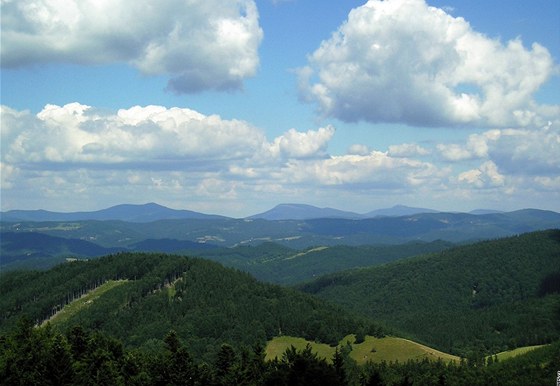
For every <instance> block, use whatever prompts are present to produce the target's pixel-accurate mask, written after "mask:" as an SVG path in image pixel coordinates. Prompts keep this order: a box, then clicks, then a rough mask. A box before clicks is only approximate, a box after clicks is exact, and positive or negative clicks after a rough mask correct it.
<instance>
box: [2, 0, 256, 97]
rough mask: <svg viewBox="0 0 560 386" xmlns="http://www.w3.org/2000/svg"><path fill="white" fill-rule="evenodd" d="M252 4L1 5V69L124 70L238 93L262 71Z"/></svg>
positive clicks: (178, 87) (213, 0)
mask: <svg viewBox="0 0 560 386" xmlns="http://www.w3.org/2000/svg"><path fill="white" fill-rule="evenodd" d="M258 19H259V16H258V11H257V8H256V5H255V3H254V1H253V0H227V1H222V0H194V1H184V0H167V1H163V2H154V1H151V0H112V1H99V0H18V1H2V48H1V58H2V66H3V67H19V66H25V65H31V64H36V63H46V62H70V63H78V64H100V63H101V64H105V63H115V62H124V63H129V64H130V65H133V66H135V67H136V68H138V69H139V70H140V71H142V72H143V73H144V74H149V75H168V76H170V77H171V79H170V81H169V87H170V89H172V90H174V91H176V92H180V93H182V92H196V91H200V90H204V89H219V90H222V89H235V88H239V87H240V86H241V84H242V81H243V80H244V79H245V78H247V77H250V76H253V75H254V74H255V72H256V70H257V68H258V64H259V58H258V47H259V44H260V42H261V40H262V36H263V33H262V30H261V28H260V26H259V20H258Z"/></svg>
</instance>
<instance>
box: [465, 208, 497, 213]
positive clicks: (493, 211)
mask: <svg viewBox="0 0 560 386" xmlns="http://www.w3.org/2000/svg"><path fill="white" fill-rule="evenodd" d="M495 213H504V211H502V210H494V209H475V210H471V211H470V212H469V214H495Z"/></svg>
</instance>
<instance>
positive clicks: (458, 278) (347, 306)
mask: <svg viewBox="0 0 560 386" xmlns="http://www.w3.org/2000/svg"><path fill="white" fill-rule="evenodd" d="M424 245H425V244H424ZM444 249H445V250H440V251H438V252H435V253H430V254H426V255H422V256H418V257H411V258H403V259H400V260H397V261H395V262H388V263H386V264H382V265H378V266H376V267H371V268H362V269H355V270H351V271H345V272H341V273H335V274H330V275H327V276H324V277H321V278H320V279H318V280H316V281H311V282H308V283H306V284H303V285H299V286H297V287H296V288H286V287H280V286H277V285H273V284H267V283H264V282H261V281H258V280H256V279H254V278H253V277H252V276H251V275H250V274H248V273H246V272H242V271H239V270H236V269H232V268H225V267H223V266H221V265H220V264H218V263H216V262H212V261H208V260H204V259H200V258H193V257H186V256H178V255H167V254H162V253H116V254H112V255H108V256H105V257H102V258H98V259H92V260H88V261H72V262H67V263H64V264H61V265H58V266H56V267H54V268H52V269H50V270H47V271H29V270H28V271H12V272H3V273H2V274H1V276H0V313H1V318H0V347H1V349H0V350H1V355H0V380H1V381H0V382H3V383H2V384H7V385H8V384H10V385H11V384H25V385H33V384H41V385H43V384H53V385H54V384H56V385H63V384H76V385H81V384H92V385H93V384H117V385H119V384H123V385H129V384H138V385H167V384H170V385H174V384H177V385H179V384H191V385H385V384H387V385H401V384H450V385H487V384H488V385H508V384H511V385H518V384H523V385H532V384H534V385H540V384H552V382H553V381H554V379H555V375H556V371H557V370H558V369H557V368H556V367H558V363H560V343H559V342H560V288H559V287H560V286H559V284H558V283H559V282H560V281H559V280H558V278H559V275H560V231H558V230H550V231H543V232H535V233H530V234H523V235H520V236H515V237H510V238H506V239H499V240H493V241H485V242H481V243H476V244H472V245H465V246H459V247H454V248H451V249H446V248H444ZM258 250H259V249H258V248H256V247H249V249H248V250H247V252H246V253H247V254H248V253H253V252H255V253H256V254H257V255H258ZM352 250H353V249H352V248H346V249H345V248H339V249H335V248H333V249H332V250H331V252H332V251H339V252H343V251H345V252H347V253H351V251H352ZM361 251H363V250H361ZM290 253H292V252H291V251H290ZM308 255H310V256H307V257H313V256H312V255H313V251H312V250H310V251H309V252H308ZM282 256H285V255H282ZM257 257H258V256H256V255H255V259H256V258H257ZM341 258H344V257H343V256H342V257H341ZM282 259H283V258H282ZM282 259H280V260H279V261H281V260H282ZM332 260H333V261H334V260H336V259H335V258H334V257H333V258H332ZM311 261H315V263H314V264H316V260H313V259H311ZM294 272H295V271H294ZM301 290H303V291H305V292H308V293H304V292H302V291H301ZM320 298H322V299H320ZM331 302H333V303H331ZM336 303H338V304H337V305H335V304H336ZM348 334H355V336H356V338H357V340H363V339H364V337H366V336H377V337H382V336H384V335H399V336H404V337H408V338H412V339H414V340H417V341H420V342H422V343H424V344H427V345H430V346H432V347H436V348H439V349H440V350H442V351H445V352H450V353H454V354H457V355H459V356H460V357H461V358H462V359H461V360H460V361H442V360H428V359H422V360H407V361H403V362H386V361H381V362H367V363H366V364H358V363H357V362H356V361H355V360H353V359H352V358H351V357H350V355H349V350H351V348H349V347H350V346H348V345H345V344H343V343H342V341H341V339H343V338H344V337H345V336H347V335H348ZM278 336H293V337H302V338H305V339H307V340H308V341H310V342H322V343H327V344H328V345H331V346H332V347H335V346H336V350H335V354H334V355H333V356H332V357H331V358H322V357H320V356H318V355H317V353H316V352H314V351H313V350H312V349H311V347H310V346H309V347H307V348H305V349H295V348H293V347H292V348H291V349H288V350H287V351H286V352H284V353H283V354H282V355H280V356H279V357H278V358H277V359H265V354H264V352H265V351H264V350H265V347H266V345H267V343H268V342H269V341H270V340H271V339H272V338H274V337H278ZM537 344H540V345H543V346H542V347H540V348H536V349H534V350H532V351H530V352H528V353H526V354H523V355H520V356H517V357H515V358H511V359H506V360H499V361H497V360H496V358H497V357H496V356H495V355H493V354H495V353H497V352H499V351H504V350H507V349H513V348H516V347H520V346H528V345H537Z"/></svg>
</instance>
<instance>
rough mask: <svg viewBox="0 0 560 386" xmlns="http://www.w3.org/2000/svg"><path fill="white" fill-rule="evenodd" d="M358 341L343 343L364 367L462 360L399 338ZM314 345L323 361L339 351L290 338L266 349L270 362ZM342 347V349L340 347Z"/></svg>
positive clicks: (274, 343)
mask: <svg viewBox="0 0 560 386" xmlns="http://www.w3.org/2000/svg"><path fill="white" fill-rule="evenodd" d="M354 341H355V338H354V336H353V335H349V336H347V337H345V338H344V339H342V340H341V341H340V346H344V345H346V344H347V342H348V343H349V344H350V345H351V347H352V351H351V352H350V357H351V358H352V359H354V360H355V361H356V362H357V363H358V364H364V363H366V362H368V361H373V362H382V361H387V362H391V361H392V362H395V361H399V362H404V361H407V360H409V359H423V358H428V359H433V360H438V359H441V360H443V361H446V362H447V361H459V357H456V356H454V355H450V354H446V353H444V352H441V351H438V350H435V349H433V348H430V347H427V346H424V345H421V344H419V343H416V342H413V341H410V340H406V339H402V338H395V337H385V338H374V337H371V336H367V337H366V339H365V341H364V342H363V343H360V344H356V343H354ZM308 343H309V344H310V345H311V347H312V349H313V351H314V352H316V353H317V355H318V356H319V357H321V358H325V359H327V361H329V362H330V361H331V359H332V356H333V354H334V352H335V347H331V346H329V345H326V344H321V343H315V342H309V341H307V340H305V339H303V338H295V337H290V336H281V337H277V338H274V339H272V340H271V341H269V342H268V344H267V346H266V359H267V360H273V359H274V358H278V359H280V358H282V354H283V353H284V352H285V351H286V349H288V348H289V347H290V346H294V347H295V348H296V349H298V350H301V349H303V348H305V346H306V345H307V344H308ZM340 346H339V347H340Z"/></svg>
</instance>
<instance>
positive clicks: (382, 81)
mask: <svg viewBox="0 0 560 386" xmlns="http://www.w3.org/2000/svg"><path fill="white" fill-rule="evenodd" d="M62 3H64V5H65V6H64V7H61V4H62ZM108 4H109V3H107V4H105V2H95V1H77V0H75V1H73V0H68V1H65V2H63V1H58V0H21V1H17V2H11V1H6V2H2V51H1V59H2V69H1V81H2V84H1V92H2V100H1V103H2V122H1V123H2V126H1V129H2V148H1V150H2V154H1V160H0V161H1V166H2V174H1V177H2V180H1V209H2V210H9V209H16V208H17V209H37V208H43V209H50V210H58V211H74V210H94V209H101V208H104V207H108V206H111V205H116V204H119V203H125V202H126V203H145V202H158V203H160V204H163V205H167V206H170V207H174V208H187V209H191V210H197V211H202V212H207V213H220V214H226V215H231V216H238V217H241V216H246V215H250V214H253V213H256V212H259V211H264V210H266V209H269V208H270V207H272V206H274V205H276V204H279V203H285V202H297V203H307V204H312V205H317V206H322V207H325V206H328V207H336V208H340V209H344V210H353V211H357V212H367V211H370V210H373V209H376V208H381V207H387V206H392V205H395V204H405V205H411V206H421V207H429V208H434V209H440V210H464V211H468V210H472V209H476V208H495V209H501V210H515V209H520V208H526V207H535V208H542V209H551V210H556V211H560V70H559V68H560V67H559V63H560V26H559V24H558V20H559V19H560V3H559V2H558V1H555V0H538V1H535V2H524V1H510V2H507V3H504V2H500V1H482V0H463V1H452V0H449V1H445V0H441V1H440V0H438V1H435V0H434V1H429V0H428V1H427V2H424V1H422V0H411V1H400V0H388V1H385V2H382V1H370V2H367V4H366V2H365V1H342V2H332V3H329V4H328V5H325V3H324V2H321V3H319V2H316V1H305V0H284V1H280V0H277V1H273V0H259V1H256V2H255V1H251V0H238V1H217V0H216V1H210V0H207V1H201V2H190V3H189V4H186V3H185V2H184V1H181V0H169V1H166V2H162V3H160V2H158V3H155V2H151V1H138V0H137V1H134V2H133V1H128V0H118V1H114V2H111V3H110V4H111V5H110V8H109V5H108ZM156 4H157V5H156ZM108 15H109V16H108Z"/></svg>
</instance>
